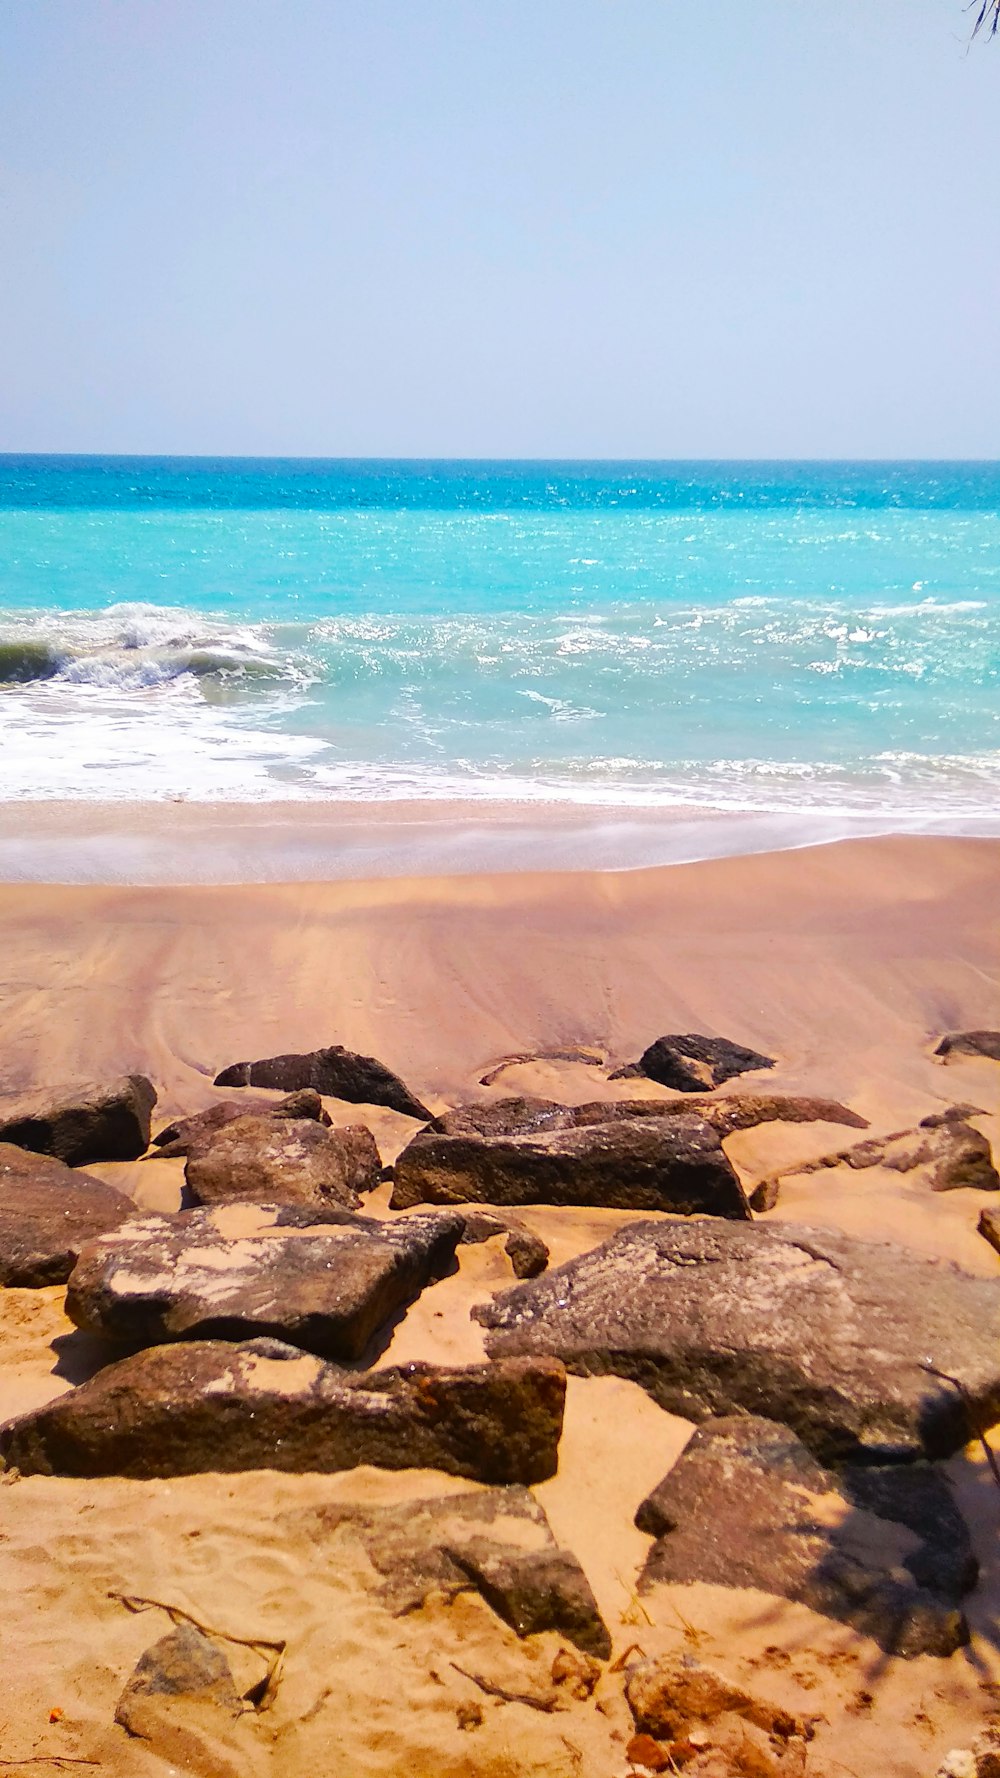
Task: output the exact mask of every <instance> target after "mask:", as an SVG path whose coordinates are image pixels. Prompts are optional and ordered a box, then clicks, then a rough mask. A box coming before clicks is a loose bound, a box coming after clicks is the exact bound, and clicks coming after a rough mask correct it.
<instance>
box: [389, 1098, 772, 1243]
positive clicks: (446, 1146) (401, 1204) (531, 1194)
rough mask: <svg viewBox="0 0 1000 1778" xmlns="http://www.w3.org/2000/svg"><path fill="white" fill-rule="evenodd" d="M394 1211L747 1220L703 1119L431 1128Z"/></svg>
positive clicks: (398, 1177)
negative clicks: (578, 1212)
mask: <svg viewBox="0 0 1000 1778" xmlns="http://www.w3.org/2000/svg"><path fill="white" fill-rule="evenodd" d="M391 1201H392V1207H393V1209H394V1210H403V1209H407V1208H408V1207H409V1206H410V1205H412V1204H421V1203H431V1204H461V1203H479V1204H483V1203H485V1204H572V1205H602V1206H605V1207H607V1208H608V1209H615V1210H676V1211H680V1212H683V1213H684V1214H685V1215H688V1214H691V1213H694V1212H698V1211H701V1212H704V1213H706V1214H709V1215H715V1216H725V1217H733V1218H743V1219H746V1218H748V1217H749V1215H750V1211H749V1209H748V1208H747V1202H746V1199H745V1197H744V1196H743V1190H742V1187H741V1185H740V1182H739V1180H738V1178H737V1176H736V1173H735V1172H734V1170H733V1168H732V1166H731V1165H730V1163H729V1161H728V1160H727V1158H726V1156H725V1154H724V1153H723V1149H722V1145H721V1143H720V1141H719V1138H718V1136H717V1135H716V1133H715V1131H714V1130H712V1129H710V1128H709V1126H708V1125H707V1124H705V1123H702V1122H701V1121H699V1120H698V1119H694V1118H692V1119H683V1118H642V1119H636V1120H634V1121H632V1122H622V1123H617V1124H594V1125H592V1126H590V1127H588V1128H586V1129H580V1130H552V1131H543V1132H542V1134H541V1135H538V1136H531V1137H505V1136H438V1135H435V1134H434V1133H433V1132H426V1131H423V1132H421V1134H420V1135H419V1136H415V1137H414V1139H413V1141H412V1142H411V1143H410V1145H409V1147H408V1148H405V1149H404V1150H403V1153H402V1154H401V1155H400V1157H399V1159H398V1160H397V1162H396V1167H395V1183H394V1186H393V1193H392V1200H391Z"/></svg>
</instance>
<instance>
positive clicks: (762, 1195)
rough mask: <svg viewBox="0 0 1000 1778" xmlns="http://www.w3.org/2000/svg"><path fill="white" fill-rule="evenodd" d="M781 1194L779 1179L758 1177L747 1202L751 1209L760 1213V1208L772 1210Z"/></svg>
mask: <svg viewBox="0 0 1000 1778" xmlns="http://www.w3.org/2000/svg"><path fill="white" fill-rule="evenodd" d="M780 1196H781V1181H780V1179H777V1178H774V1177H772V1178H770V1179H760V1180H758V1182H757V1184H756V1185H755V1186H754V1188H753V1191H752V1192H750V1194H749V1196H748V1198H747V1203H748V1204H749V1205H750V1208H751V1210H755V1211H757V1212H758V1214H759V1213H760V1211H762V1210H773V1209H774V1206H775V1204H776V1203H777V1202H778V1199H779V1197H780Z"/></svg>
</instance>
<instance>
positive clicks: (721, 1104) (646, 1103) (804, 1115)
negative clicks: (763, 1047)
mask: <svg viewBox="0 0 1000 1778" xmlns="http://www.w3.org/2000/svg"><path fill="white" fill-rule="evenodd" d="M632 1117H700V1118H703V1119H704V1121H705V1123H707V1124H711V1126H712V1129H713V1130H715V1132H716V1134H717V1135H719V1136H732V1135H733V1134H734V1132H735V1131H737V1130H752V1129H755V1128H756V1126H757V1125H758V1124H772V1123H783V1124H812V1123H824V1124H849V1125H850V1126H851V1128H852V1129H855V1130H866V1129H867V1128H868V1119H867V1118H864V1117H861V1116H860V1114H859V1113H858V1112H856V1111H851V1109H850V1107H849V1106H847V1105H841V1104H840V1102H839V1100H837V1099H816V1098H807V1097H796V1096H793V1095H791V1094H787V1093H730V1094H727V1095H726V1097H725V1098H722V1099H719V1098H715V1097H710V1096H709V1095H708V1094H704V1095H701V1096H699V1097H698V1098H691V1097H686V1098H684V1099H612V1100H610V1101H608V1100H601V1099H595V1100H594V1101H593V1102H592V1103H588V1104H586V1105H577V1106H575V1107H574V1109H573V1112H572V1121H573V1123H574V1124H575V1125H577V1126H580V1125H583V1124H607V1123H616V1122H618V1120H619V1119H621V1118H632Z"/></svg>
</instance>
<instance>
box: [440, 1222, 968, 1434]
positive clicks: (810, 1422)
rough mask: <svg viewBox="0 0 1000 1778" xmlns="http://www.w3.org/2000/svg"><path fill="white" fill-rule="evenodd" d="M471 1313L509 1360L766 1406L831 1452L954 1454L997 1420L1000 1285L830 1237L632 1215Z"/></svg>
mask: <svg viewBox="0 0 1000 1778" xmlns="http://www.w3.org/2000/svg"><path fill="white" fill-rule="evenodd" d="M474 1314H475V1316H476V1318H477V1319H478V1320H479V1321H481V1322H482V1323H483V1324H484V1325H485V1326H486V1327H487V1328H488V1329H490V1332H489V1334H488V1336H487V1342H486V1343H487V1349H488V1350H489V1351H490V1352H492V1353H493V1354H494V1355H495V1356H497V1357H502V1356H511V1355H513V1354H515V1353H522V1354H523V1353H550V1354H553V1355H556V1356H558V1357H560V1358H562V1359H564V1360H565V1362H566V1364H567V1366H568V1367H569V1369H570V1370H573V1371H576V1372H579V1373H581V1374H582V1375H585V1376H587V1375H602V1374H606V1373H608V1372H611V1373H614V1374H616V1375H619V1376H624V1377H630V1378H632V1379H633V1380H634V1381H635V1382H637V1383H640V1384H642V1386H643V1387H644V1388H645V1389H646V1390H648V1392H649V1394H650V1395H651V1396H652V1397H653V1398H654V1400H655V1401H657V1402H659V1404H660V1406H661V1407H664V1408H666V1409H667V1410H668V1411H669V1412H671V1413H674V1414H681V1415H683V1416H685V1417H686V1418H688V1419H691V1420H696V1421H697V1420H704V1419H706V1418H707V1417H708V1416H709V1415H713V1414H729V1413H733V1412H745V1413H755V1414H762V1415H765V1416H766V1417H767V1418H769V1419H772V1420H779V1421H781V1422H783V1423H784V1424H785V1425H788V1426H790V1427H792V1429H793V1430H794V1431H796V1432H797V1433H798V1434H799V1436H800V1438H802V1439H803V1441H804V1442H805V1444H806V1445H808V1447H809V1449H810V1450H811V1451H813V1453H814V1454H815V1455H817V1456H819V1457H820V1458H821V1459H822V1460H824V1461H827V1462H830V1461H836V1460H839V1459H842V1458H847V1457H850V1456H851V1455H852V1454H854V1453H864V1454H865V1455H866V1456H867V1457H868V1458H869V1459H871V1460H877V1459H879V1458H881V1459H882V1460H883V1461H887V1462H891V1461H896V1460H897V1459H900V1458H908V1457H913V1456H917V1455H920V1454H924V1455H927V1456H931V1457H942V1456H946V1455H948V1454H949V1453H950V1452H951V1451H954V1450H955V1449H957V1448H958V1447H959V1446H960V1445H962V1444H964V1443H966V1442H967V1440H968V1439H969V1438H970V1437H972V1436H973V1433H974V1430H975V1424H974V1423H975V1422H976V1421H978V1422H979V1423H981V1424H982V1425H990V1424H992V1423H993V1422H994V1421H995V1420H997V1419H1000V1280H993V1279H985V1278H975V1277H972V1276H970V1275H969V1274H967V1273H965V1272H962V1271H960V1270H959V1268H958V1267H957V1266H952V1265H948V1264H946V1263H944V1262H942V1261H937V1260H929V1259H923V1258H920V1257H919V1256H918V1255H916V1254H913V1253H910V1252H908V1251H906V1250H905V1249H903V1248H899V1247H894V1246H891V1245H889V1244H887V1243H886V1244H882V1243H875V1242H866V1241H857V1240H852V1239H850V1238H849V1237H848V1236H846V1235H839V1234H835V1233H833V1232H832V1231H831V1230H829V1229H816V1228H803V1227H798V1226H792V1225H790V1224H786V1225H781V1226H774V1225H769V1226H764V1225H761V1224H755V1225H754V1226H753V1227H750V1228H745V1227H742V1226H740V1225H738V1224H735V1223H728V1222H723V1221H713V1222H707V1221H705V1222H703V1221H698V1222H684V1221H681V1220H674V1219H670V1220H669V1221H663V1222H655V1223H653V1222H639V1223H633V1224H631V1225H630V1226H629V1227H627V1228H624V1229H621V1230H620V1231H619V1232H618V1234H616V1235H614V1236H613V1237H612V1238H611V1240H609V1241H606V1242H604V1243H603V1245H602V1246H600V1247H597V1248H595V1249H594V1250H593V1251H592V1252H590V1253H587V1254H584V1255H582V1256H581V1257H580V1258H579V1259H575V1260H571V1261H570V1262H569V1263H568V1264H567V1265H564V1266H560V1267H558V1268H557V1269H556V1270H555V1271H550V1272H548V1273H546V1275H545V1277H544V1278H540V1279H536V1280H534V1281H532V1282H531V1283H527V1284H519V1285H516V1286H515V1287H514V1288H513V1289H512V1290H509V1291H506V1292H504V1293H503V1294H502V1295H501V1296H499V1297H497V1298H496V1299H495V1300H494V1301H493V1302H491V1303H488V1304H484V1305H481V1306H480V1307H479V1308H477V1309H476V1310H475V1311H474ZM931 1367H933V1368H931ZM935 1370H936V1371H938V1372H941V1373H944V1374H943V1375H935V1374H934V1372H935ZM950 1379H956V1380H957V1385H958V1386H956V1382H954V1381H951V1380H950Z"/></svg>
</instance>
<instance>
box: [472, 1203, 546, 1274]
mask: <svg viewBox="0 0 1000 1778" xmlns="http://www.w3.org/2000/svg"><path fill="white" fill-rule="evenodd" d="M464 1222H465V1233H464V1234H463V1236H462V1244H463V1246H470V1247H475V1246H478V1244H479V1242H480V1241H491V1240H492V1239H493V1237H494V1236H495V1235H506V1237H507V1239H506V1240H505V1242H504V1252H505V1253H506V1255H507V1258H508V1259H509V1260H510V1263H511V1265H512V1267H513V1269H514V1275H515V1277H517V1278H537V1277H538V1274H539V1272H544V1270H545V1268H546V1266H547V1265H548V1263H549V1250H548V1248H547V1247H546V1245H545V1242H544V1241H543V1240H542V1237H541V1235H536V1234H534V1233H533V1232H532V1230H531V1229H528V1228H525V1226H524V1224H523V1222H504V1221H503V1219H502V1218H501V1217H499V1216H492V1215H491V1214H490V1212H489V1211H488V1210H473V1211H471V1212H470V1213H469V1214H468V1215H466V1216H465V1217H464Z"/></svg>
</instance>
